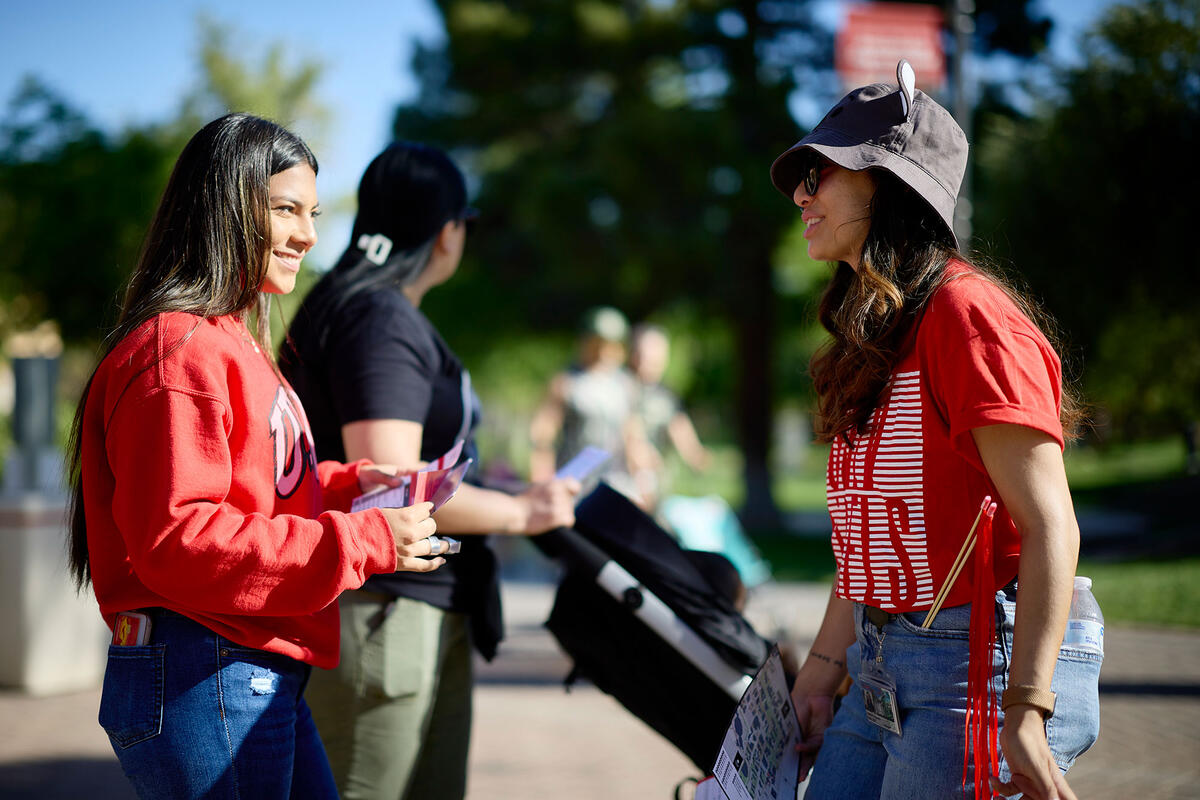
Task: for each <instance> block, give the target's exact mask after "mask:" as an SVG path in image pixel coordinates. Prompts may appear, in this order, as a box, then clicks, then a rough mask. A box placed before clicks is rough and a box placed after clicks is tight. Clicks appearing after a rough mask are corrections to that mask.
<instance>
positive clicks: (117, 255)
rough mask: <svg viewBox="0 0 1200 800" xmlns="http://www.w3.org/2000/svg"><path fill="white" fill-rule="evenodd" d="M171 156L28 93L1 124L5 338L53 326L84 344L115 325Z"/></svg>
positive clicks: (34, 90)
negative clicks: (50, 322)
mask: <svg viewBox="0 0 1200 800" xmlns="http://www.w3.org/2000/svg"><path fill="white" fill-rule="evenodd" d="M174 150H175V145H174V142H173V141H172V140H171V137H166V136H163V135H161V132H159V131H155V130H153V129H146V130H134V131H129V132H126V133H124V134H120V135H116V136H112V135H108V134H105V133H103V132H101V131H99V130H97V129H96V128H94V127H93V126H92V125H91V124H90V123H89V122H88V121H87V120H85V119H84V117H83V116H82V114H80V113H79V112H77V111H75V110H74V109H72V108H71V107H70V106H69V105H68V103H67V102H66V101H65V100H63V99H62V98H61V97H59V96H57V95H56V94H55V93H54V92H53V91H51V90H50V89H48V88H46V87H45V86H43V85H42V84H40V83H38V82H37V81H36V80H33V79H29V80H27V81H26V82H25V83H24V85H23V86H22V88H21V89H20V91H19V92H18V93H17V94H16V96H14V97H13V99H12V101H11V102H10V104H9V106H8V109H7V113H6V115H5V118H4V121H3V123H0V301H2V302H3V307H4V309H5V311H6V314H5V318H4V320H3V325H4V330H3V333H10V332H12V331H13V330H15V329H22V328H27V327H29V326H31V325H33V324H34V323H36V322H38V321H40V320H42V319H46V318H53V319H55V320H57V321H58V322H59V324H60V326H61V328H62V332H63V336H64V337H65V338H66V339H67V340H74V341H78V340H81V339H95V338H96V337H97V336H98V334H99V333H100V331H101V329H102V327H103V326H104V324H106V323H108V322H112V321H114V320H113V316H114V314H113V309H114V308H115V304H116V301H117V300H118V298H117V293H118V289H119V287H120V285H121V282H122V281H123V279H124V277H125V276H126V275H127V274H128V270H129V268H130V266H131V265H132V264H133V262H134V260H135V259H136V255H137V251H138V248H139V247H140V244H141V238H142V235H143V233H144V230H145V225H146V222H147V220H149V218H150V215H151V213H152V212H153V209H154V204H155V202H156V200H157V197H158V195H159V193H160V191H161V187H162V185H163V183H164V182H165V180H166V176H167V174H168V171H169V169H170V160H171V158H172V156H173V152H174Z"/></svg>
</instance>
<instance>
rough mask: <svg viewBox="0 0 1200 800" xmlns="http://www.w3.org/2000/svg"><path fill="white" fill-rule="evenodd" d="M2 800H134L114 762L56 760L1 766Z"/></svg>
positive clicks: (84, 759)
mask: <svg viewBox="0 0 1200 800" xmlns="http://www.w3.org/2000/svg"><path fill="white" fill-rule="evenodd" d="M0 797H4V798H5V800H35V799H36V800H78V798H81V797H86V798H88V800H134V799H135V797H136V796H135V795H134V793H133V788H132V787H131V786H130V785H129V784H128V783H127V782H126V780H125V776H124V774H122V773H121V767H120V765H119V764H117V762H116V760H115V759H100V758H59V759H49V760H44V761H23V762H21V763H16V764H0Z"/></svg>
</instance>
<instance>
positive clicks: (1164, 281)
mask: <svg viewBox="0 0 1200 800" xmlns="http://www.w3.org/2000/svg"><path fill="white" fill-rule="evenodd" d="M1082 53H1083V63H1082V64H1080V65H1079V66H1078V67H1075V68H1072V69H1069V70H1066V71H1064V72H1063V73H1062V74H1061V76H1060V77H1059V79H1058V80H1057V81H1056V82H1055V83H1056V84H1057V86H1058V87H1059V91H1058V92H1057V94H1056V95H1055V96H1054V97H1050V98H1045V100H1044V104H1043V106H1042V107H1041V108H1039V109H1038V111H1037V113H1036V115H1035V116H1033V117H1032V118H1027V119H1013V118H999V119H992V120H990V121H989V124H988V126H987V128H988V131H989V135H988V136H987V138H986V140H985V141H984V142H983V144H982V146H981V147H980V149H979V151H978V152H979V155H978V158H979V168H980V169H981V171H982V174H983V175H984V180H985V181H986V184H983V183H981V185H980V192H979V197H980V205H981V208H980V218H981V220H982V221H983V224H982V225H981V226H979V227H977V231H982V230H987V231H992V232H994V233H993V234H992V235H993V236H994V237H995V239H996V241H995V242H994V243H993V247H994V248H995V250H996V251H997V253H998V254H999V255H1001V256H1002V257H1003V258H1004V259H1005V260H1011V261H1012V262H1013V263H1014V264H1015V265H1016V266H1017V267H1018V268H1019V269H1020V271H1021V272H1023V273H1024V274H1025V275H1027V276H1028V279H1029V282H1030V284H1031V285H1032V288H1033V289H1034V290H1035V293H1036V294H1039V295H1041V296H1042V297H1043V298H1044V300H1045V302H1046V304H1047V306H1048V307H1049V309H1050V310H1051V311H1052V312H1053V313H1054V314H1055V315H1056V316H1057V317H1058V319H1059V321H1060V322H1061V323H1062V324H1063V326H1064V328H1065V329H1066V331H1068V332H1069V335H1070V338H1071V340H1072V342H1073V343H1074V344H1075V346H1076V347H1077V348H1078V350H1079V351H1080V352H1082V354H1083V356H1084V358H1085V361H1086V370H1085V371H1084V381H1085V388H1086V389H1087V392H1088V395H1089V397H1090V398H1092V399H1093V400H1094V401H1095V402H1096V403H1097V404H1098V405H1100V406H1101V407H1102V409H1101V411H1102V414H1101V421H1102V422H1105V421H1107V420H1106V419H1105V417H1110V418H1111V425H1112V432H1113V433H1114V435H1116V436H1119V437H1123V438H1134V437H1138V436H1146V435H1149V434H1161V433H1163V432H1165V431H1171V430H1174V431H1178V430H1181V429H1183V428H1184V427H1185V426H1187V425H1188V424H1189V422H1191V421H1194V420H1197V419H1200V336H1198V335H1197V334H1198V331H1200V293H1198V292H1197V290H1196V274H1195V273H1196V269H1197V267H1198V266H1200V259H1198V257H1197V255H1196V244H1195V241H1194V240H1193V239H1192V238H1191V235H1190V234H1188V233H1187V231H1188V230H1190V229H1191V226H1192V225H1194V224H1195V220H1194V217H1195V209H1196V202H1195V197H1194V193H1193V187H1194V186H1196V185H1197V184H1198V183H1200V160H1198V159H1197V158H1196V156H1195V149H1196V141H1197V131H1200V0H1148V1H1147V2H1139V3H1135V4H1129V5H1117V6H1113V7H1111V8H1110V9H1108V11H1107V12H1106V13H1105V14H1104V16H1103V17H1102V18H1101V20H1100V21H1099V22H1098V23H1097V25H1096V26H1095V27H1094V29H1093V30H1092V31H1091V32H1090V33H1089V35H1088V36H1087V37H1086V38H1085V40H1084V42H1083V51H1082Z"/></svg>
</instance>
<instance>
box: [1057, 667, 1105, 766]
mask: <svg viewBox="0 0 1200 800" xmlns="http://www.w3.org/2000/svg"><path fill="white" fill-rule="evenodd" d="M1103 660H1104V657H1103V656H1101V655H1100V654H1099V653H1094V652H1089V651H1082V650H1076V649H1074V648H1067V647H1064V648H1062V649H1060V650H1059V652H1058V661H1057V662H1056V663H1055V665H1054V677H1053V679H1052V680H1051V684H1050V688H1051V689H1052V690H1053V691H1054V693H1055V694H1056V695H1057V700H1056V701H1055V704H1054V715H1053V716H1052V717H1050V719H1048V720H1046V742H1047V743H1048V744H1049V745H1050V752H1051V753H1052V754H1053V755H1054V760H1055V761H1056V762H1057V763H1058V765H1059V767H1061V768H1062V769H1067V768H1068V767H1070V766H1071V764H1072V763H1074V761H1075V759H1077V758H1079V756H1080V755H1081V754H1082V753H1083V752H1084V751H1086V750H1087V749H1088V748H1089V747H1091V746H1092V745H1093V744H1094V743H1095V741H1096V739H1097V738H1098V737H1099V735H1100V665H1101V663H1102V662H1103Z"/></svg>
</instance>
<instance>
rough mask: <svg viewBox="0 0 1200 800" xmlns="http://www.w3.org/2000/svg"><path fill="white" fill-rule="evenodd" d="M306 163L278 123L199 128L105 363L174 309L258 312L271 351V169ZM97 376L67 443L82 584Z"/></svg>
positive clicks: (240, 119) (74, 563)
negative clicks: (89, 413) (88, 418)
mask: <svg viewBox="0 0 1200 800" xmlns="http://www.w3.org/2000/svg"><path fill="white" fill-rule="evenodd" d="M300 164H307V165H308V166H309V167H311V168H312V170H313V172H314V173H315V172H316V171H317V159H316V157H315V156H314V155H313V153H312V151H311V150H310V149H309V148H308V145H306V144H305V143H304V142H303V141H302V140H301V139H300V137H298V136H296V135H295V134H293V133H291V132H290V131H288V130H286V129H285V128H283V127H281V126H279V125H277V124H275V123H274V122H270V121H268V120H265V119H260V118H258V117H254V116H251V115H249V114H228V115H226V116H224V117H221V118H220V119H216V120H213V121H212V122H210V123H208V124H207V125H205V126H204V127H203V128H201V129H200V130H199V131H198V132H197V133H196V135H194V136H193V137H192V138H191V140H190V141H189V142H188V143H187V145H186V146H185V147H184V148H183V152H182V153H180V155H179V159H178V160H177V161H176V162H175V167H174V169H173V170H172V172H171V177H170V179H169V180H168V181H167V187H166V189H165V190H164V191H163V196H162V199H161V200H160V201H159V204H158V209H157V211H155V214H154V219H153V220H152V221H151V223H150V228H149V231H148V232H147V234H146V238H145V241H144V243H143V245H142V252H141V255H140V256H139V258H138V263H137V266H136V267H135V268H134V270H133V274H132V275H130V277H129V282H128V285H127V286H126V289H125V295H124V300H123V301H122V303H121V309H120V315H119V316H118V319H117V323H116V326H115V328H114V329H113V330H112V332H111V333H110V334H109V335H108V336H107V337H106V338H105V340H104V343H103V345H102V346H101V352H100V358H99V359H98V362H97V363H99V362H101V361H103V360H104V358H105V357H106V356H107V355H108V354H109V353H111V352H112V350H113V348H115V347H116V346H117V344H118V343H119V342H120V341H121V340H122V339H124V338H125V337H126V336H127V335H129V334H130V333H132V332H133V331H134V330H136V329H137V328H138V327H140V326H141V325H142V324H143V323H145V322H146V321H147V320H150V319H152V318H153V317H155V316H157V315H158V314H163V313H166V312H171V311H180V312H185V313H188V314H195V315H196V316H198V317H217V316H223V315H226V314H245V313H247V312H249V311H250V310H251V309H255V310H256V311H257V312H258V313H257V335H258V338H259V339H260V340H261V342H262V344H263V352H266V353H269V352H271V350H270V319H269V309H270V296H269V295H268V294H266V293H264V292H262V290H261V289H262V284H263V280H264V278H265V277H266V272H267V264H268V263H269V250H270V242H271V230H270V219H269V216H268V214H269V208H268V205H269V184H270V180H271V176H272V175H276V174H278V173H280V172H283V171H284V170H287V169H290V168H292V167H294V166H297V165H300ZM193 330H194V329H193ZM189 335H190V334H189ZM184 341H186V337H185V338H184V339H183V340H181V341H179V342H177V343H174V344H173V347H174V348H178V347H180V346H182V345H183V343H184ZM97 368H98V367H97ZM95 377H96V372H95V370H93V371H92V376H91V377H90V378H89V379H88V382H87V385H86V387H85V388H84V390H83V395H82V397H81V398H80V400H79V405H78V406H77V407H76V410H75V420H74V422H73V424H72V426H71V436H70V440H69V443H68V460H67V470H68V476H67V480H68V486H69V487H70V506H69V511H68V514H69V517H68V518H69V521H70V522H69V527H70V542H69V551H70V552H69V556H70V568H71V574H72V576H73V577H74V578H75V583H76V586H77V587H79V588H83V587H84V586H85V585H87V583H88V582H89V581H90V580H91V566H90V564H89V561H88V544H87V521H86V519H85V514H84V503H83V459H82V455H83V435H82V434H83V419H84V409H85V407H86V405H87V400H88V394H89V390H90V389H91V386H92V381H93V380H94V379H95Z"/></svg>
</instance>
